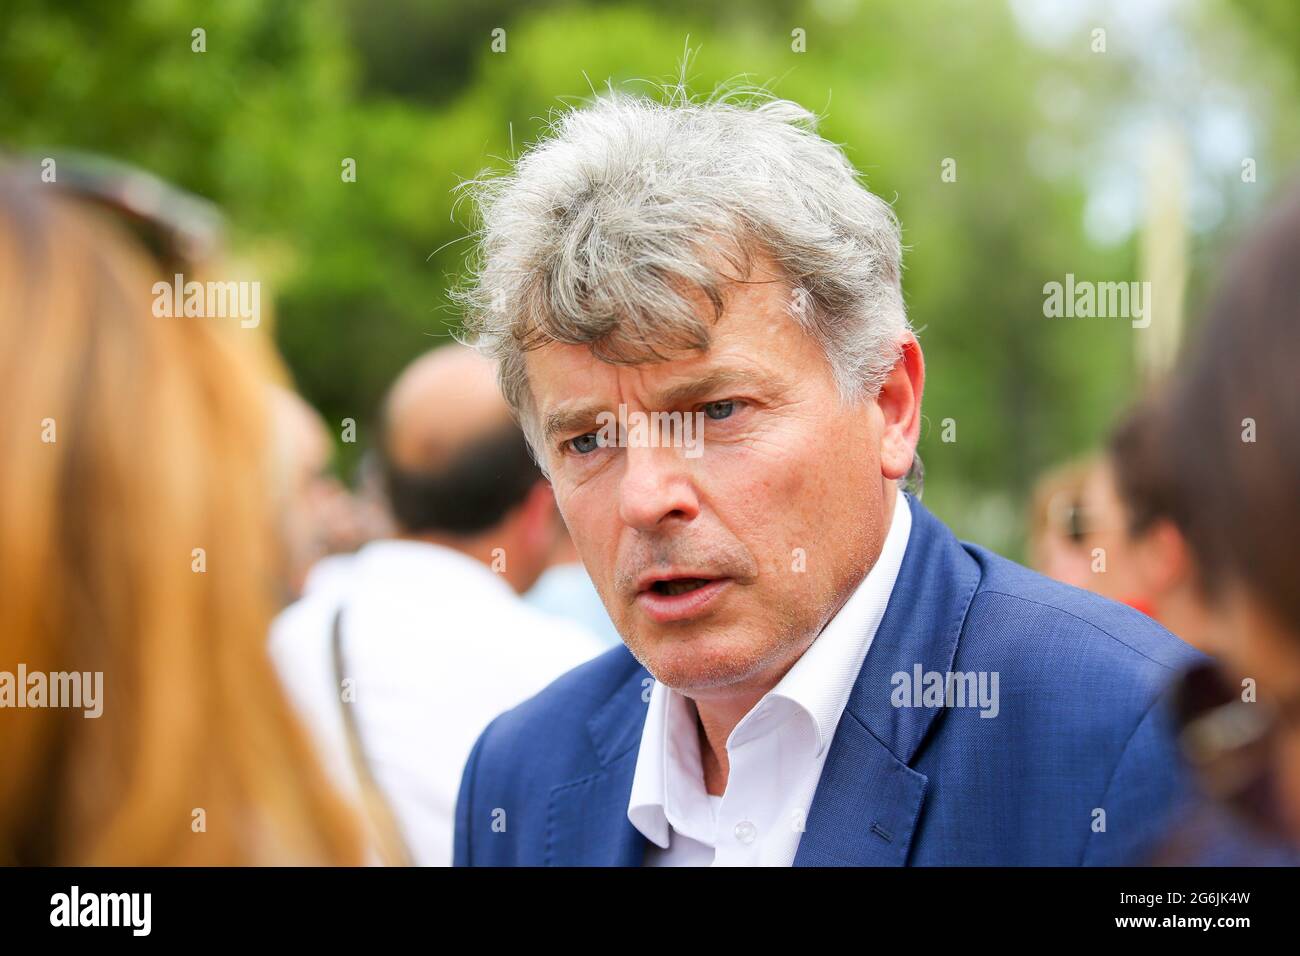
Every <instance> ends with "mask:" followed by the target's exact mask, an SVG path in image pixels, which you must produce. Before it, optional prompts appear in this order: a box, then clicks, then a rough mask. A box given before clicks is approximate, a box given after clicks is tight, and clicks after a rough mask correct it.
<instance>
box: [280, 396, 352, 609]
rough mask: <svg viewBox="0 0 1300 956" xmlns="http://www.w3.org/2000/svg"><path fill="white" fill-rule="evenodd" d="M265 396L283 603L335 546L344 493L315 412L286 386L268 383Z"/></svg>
mask: <svg viewBox="0 0 1300 956" xmlns="http://www.w3.org/2000/svg"><path fill="white" fill-rule="evenodd" d="M270 400H271V407H272V410H273V422H274V432H275V438H276V441H275V456H276V466H277V467H278V469H279V472H280V475H279V477H278V480H277V481H276V486H277V487H278V488H279V489H280V490H281V492H282V495H281V500H280V502H278V504H279V508H278V511H279V513H280V516H281V523H282V526H283V535H284V539H285V543H286V547H287V550H288V561H289V574H288V584H289V590H288V593H287V595H286V597H287V600H286V601H285V603H286V604H287V603H290V602H292V601H294V600H297V599H298V598H299V597H301V596H302V593H303V589H304V587H305V585H306V582H307V579H308V577H309V575H310V574H311V572H312V570H313V568H314V567H316V566H317V565H318V564H319V563H320V562H321V560H322V559H324V558H326V557H328V556H329V555H330V554H331V552H333V551H334V550H336V548H337V546H338V539H339V537H340V531H341V530H342V531H346V530H347V521H348V518H347V512H348V509H349V504H348V499H349V495H348V492H347V489H346V488H344V487H343V483H342V482H340V481H339V480H338V479H337V478H336V477H334V474H333V473H332V472H331V471H330V464H331V461H332V460H333V457H334V445H333V442H332V441H331V440H330V433H329V429H328V428H326V426H325V420H324V419H323V418H321V416H320V413H319V412H317V411H316V409H314V408H312V406H311V405H310V404H308V403H307V402H306V401H305V400H304V399H303V398H301V397H300V396H299V395H298V394H297V393H296V392H293V391H291V390H290V389H287V388H282V387H279V386H276V387H273V388H272V389H271V393H270ZM345 548H346V543H344V549H345Z"/></svg>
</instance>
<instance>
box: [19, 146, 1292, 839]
mask: <svg viewBox="0 0 1300 956" xmlns="http://www.w3.org/2000/svg"><path fill="white" fill-rule="evenodd" d="M195 208H196V207H195V206H194V205H193V202H192V200H191V199H187V198H186V197H184V196H183V195H181V194H179V193H177V192H176V191H175V190H173V189H171V187H169V186H167V185H166V184H163V183H159V182H157V181H156V180H153V179H152V178H150V177H148V176H146V175H144V174H142V173H140V172H138V171H135V170H124V169H120V168H112V169H109V170H107V171H100V172H98V173H97V174H95V175H91V174H89V173H87V174H86V175H84V176H81V177H76V176H71V175H70V176H67V177H64V179H63V182H61V183H49V184H47V183H42V182H39V181H38V179H37V177H36V176H34V175H33V173H32V171H31V170H29V169H25V168H22V167H21V166H18V167H16V168H14V169H12V170H9V171H8V172H7V173H6V174H5V175H4V176H3V179H2V180H0V365H2V366H3V368H2V371H0V394H2V395H3V408H4V411H5V414H4V416H2V417H0V447H2V448H3V449H4V451H5V466H4V468H3V469H2V470H0V667H4V668H9V667H12V666H13V665H14V664H15V663H16V662H18V661H22V662H25V663H26V666H27V667H28V668H29V669H31V670H41V671H46V672H50V673H54V672H58V671H70V670H75V671H91V672H103V673H104V674H105V675H106V681H105V684H106V698H107V699H106V703H105V707H104V710H103V715H102V717H100V718H98V719H94V720H87V719H83V717H82V716H81V714H80V713H70V712H68V711H66V710H58V709H50V708H45V709H27V710H11V711H8V712H6V713H5V714H4V715H3V720H4V734H3V737H2V739H0V759H3V765H4V767H5V769H6V773H4V774H3V775H0V862H4V863H29V864H30V863H37V864H46V863H70V864H81V863H100V864H103V863H110V864H119V865H121V864H125V865H131V864H176V863H182V864H190V863H205V864H213V863H216V864H248V863H253V864H260V863H327V864H328V863H335V864H361V863H385V864H402V863H414V864H422V865H446V864H448V863H450V861H451V844H452V829H453V819H454V809H455V800H456V794H457V788H458V785H459V783H460V779H461V771H462V768H463V766H464V763H465V760H466V757H467V756H468V754H469V751H470V748H471V747H472V745H473V743H474V741H475V739H476V738H477V737H478V736H479V734H480V733H481V732H482V730H483V728H484V727H485V726H486V725H487V723H488V722H489V721H491V720H492V719H493V718H494V717H495V716H496V715H498V714H500V713H501V712H503V711H505V710H507V709H509V708H510V707H512V706H513V705H514V704H516V703H519V702H520V701H522V700H524V699H526V698H528V697H530V696H531V695H533V694H535V693H536V692H538V691H539V690H541V689H542V688H543V687H545V686H546V685H547V684H549V683H550V682H551V681H553V680H554V679H555V678H556V677H558V676H559V675H560V674H562V673H564V672H565V671H567V670H569V669H571V668H572V667H574V666H576V665H577V664H579V663H581V662H583V661H585V660H587V659H589V658H591V657H593V656H595V655H597V654H599V653H602V652H603V651H605V650H607V649H609V648H611V647H614V646H616V645H617V644H618V642H619V638H618V635H617V633H616V632H615V631H614V629H613V627H612V625H611V624H610V622H609V618H608V616H607V615H606V614H605V612H604V609H603V607H602V606H601V603H600V600H599V597H598V596H597V594H596V591H595V588H594V587H593V586H592V584H591V581H590V578H589V577H588V576H587V574H586V571H585V569H584V568H583V567H582V565H581V563H580V562H579V560H578V557H577V554H576V551H575V550H574V548H573V546H572V542H571V541H570V540H569V538H568V534H567V532H566V530H565V528H564V525H563V522H562V520H561V518H560V515H559V513H558V511H557V509H556V506H555V502H554V499H553V497H552V495H551V491H550V488H549V486H548V484H547V483H546V481H545V479H544V477H543V476H542V474H541V473H540V472H539V471H538V469H537V467H536V464H535V463H534V461H533V459H532V457H531V455H530V453H529V451H528V448H527V445H526V443H525V441H524V438H523V436H522V434H521V433H520V431H519V429H518V427H517V426H516V424H515V422H514V421H513V419H512V418H511V415H510V413H509V410H508V407H507V405H506V403H505V401H504V399H503V398H502V397H501V394H500V392H499V390H498V388H497V384H496V380H495V374H494V369H493V367H492V366H491V365H490V364H489V363H488V361H487V360H485V359H483V358H482V357H480V356H479V355H478V354H477V353H476V352H474V351H473V350H471V349H469V348H467V347H464V346H462V345H460V344H457V343H450V344H447V345H444V346H442V347H439V348H436V349H434V350H433V351H431V352H428V353H427V354H424V355H419V356H415V357H413V360H412V361H411V362H410V364H409V365H408V366H407V368H406V369H405V370H404V371H403V372H402V373H401V374H400V376H398V378H397V379H396V380H395V381H394V382H393V383H392V385H391V387H390V389H389V391H388V393H387V394H386V396H385V397H384V399H383V403H382V407H381V408H379V409H377V410H376V414H375V416H374V418H375V420H376V421H377V423H378V424H377V426H376V428H375V431H374V434H373V435H362V436H360V438H359V441H360V443H361V445H362V447H364V448H365V454H364V455H363V456H362V459H361V465H360V467H359V468H358V470H357V474H356V476H355V480H354V481H353V482H351V487H349V485H348V484H345V483H344V482H343V481H341V480H340V479H339V478H338V477H337V476H336V474H335V470H334V462H333V456H334V452H335V448H336V440H337V439H336V432H335V426H334V424H333V423H327V422H325V421H324V420H323V419H322V418H321V416H320V415H319V414H318V413H317V412H316V411H315V410H314V409H313V408H312V407H311V406H310V405H309V404H308V403H307V402H306V401H304V400H303V399H302V398H301V397H299V396H298V395H297V394H296V393H295V391H294V389H293V387H292V381H291V378H290V376H289V375H288V374H287V372H286V371H285V369H284V367H283V365H282V363H281V362H280V360H279V359H278V357H277V355H276V353H275V349H274V346H273V344H272V339H271V338H270V336H269V332H268V330H267V329H266V328H258V329H246V328H241V327H240V325H239V323H237V322H223V321H221V320H213V319H204V318H166V319H159V318H157V317H156V316H155V314H154V312H153V310H152V307H151V301H150V300H151V289H152V288H153V286H154V284H155V282H158V281H160V280H161V281H169V280H170V279H171V278H172V276H173V275H174V274H177V273H182V274H184V275H186V276H187V277H202V276H204V275H210V274H218V273H219V271H220V266H219V263H220V261H221V256H222V251H221V249H220V247H219V244H218V243H217V242H216V240H215V239H214V238H213V236H212V234H211V233H212V232H213V227H212V225H211V222H210V221H208V220H207V219H204V218H203V217H201V216H196V215H195V213H194V209H195ZM1298 320H1300V197H1295V198H1292V199H1291V200H1290V201H1289V202H1287V203H1285V204H1284V205H1282V206H1281V207H1280V208H1279V209H1277V211H1276V212H1275V213H1274V214H1273V215H1272V217H1271V218H1270V219H1269V220H1268V221H1267V222H1266V223H1264V224H1263V225H1261V226H1260V227H1259V229H1258V231H1257V232H1256V233H1254V234H1253V235H1251V236H1248V237H1243V239H1242V241H1241V243H1240V248H1239V249H1238V250H1237V251H1236V253H1235V254H1234V256H1233V257H1232V259H1231V261H1230V262H1229V263H1228V265H1227V266H1226V268H1225V272H1224V275H1223V276H1222V281H1221V284H1220V286H1219V291H1218V293H1217V295H1216V296H1215V297H1214V298H1213V300H1212V301H1211V302H1210V303H1209V306H1208V308H1207V310H1206V311H1205V314H1204V316H1203V320H1202V322H1201V323H1200V327H1199V329H1198V330H1197V332H1198V334H1197V336H1196V338H1195V341H1194V342H1193V343H1191V346H1190V348H1189V349H1188V352H1187V354H1186V355H1185V356H1184V359H1183V361H1182V362H1181V363H1180V364H1179V366H1178V368H1177V371H1176V372H1175V373H1174V375H1173V376H1172V378H1171V379H1169V380H1168V381H1165V382H1162V383H1160V384H1159V386H1158V387H1156V388H1154V389H1152V390H1151V391H1150V392H1149V393H1148V394H1145V395H1143V396H1142V397H1141V398H1140V400H1139V401H1138V403H1137V404H1135V406H1134V407H1133V408H1132V409H1131V411H1130V412H1129V413H1128V414H1127V415H1126V417H1125V418H1124V419H1123V420H1122V421H1121V422H1119V423H1117V425H1116V427H1115V429H1114V431H1113V433H1112V435H1111V437H1110V439H1109V441H1108V442H1107V444H1106V445H1105V447H1104V448H1102V449H1100V450H1098V451H1097V452H1095V453H1094V454H1092V455H1090V456H1088V457H1087V458H1085V459H1083V460H1080V461H1078V462H1074V463H1070V464H1067V465H1064V466H1063V467H1061V468H1060V469H1059V470H1057V471H1055V472H1053V473H1051V474H1049V475H1046V476H1044V477H1043V479H1042V480H1041V482H1040V484H1039V489H1038V493H1037V494H1036V495H1035V498H1034V501H1033V503H1032V517H1031V540H1030V542H1029V545H1030V555H1031V563H1033V564H1034V565H1035V566H1036V568H1037V569H1038V570H1040V571H1042V572H1043V573H1045V574H1047V575H1049V576H1051V577H1054V578H1057V579H1059V580H1062V581H1065V582H1066V583H1069V584H1072V585H1075V586H1077V587H1081V588H1085V589H1088V590H1092V591H1095V592H1097V593H1099V594H1102V595H1103V596H1106V597H1109V598H1112V599H1114V600H1117V601H1121V602H1124V603H1127V604H1129V605H1131V606H1132V607H1134V608H1137V609H1138V610H1140V611H1142V612H1143V613H1145V614H1147V615H1150V616H1151V617H1153V618H1155V619H1156V620H1157V621H1159V622H1160V623H1161V624H1163V625H1164V626H1165V627H1166V628H1168V629H1169V630H1170V631H1172V632H1173V633H1174V634H1176V635H1178V636H1179V637H1181V638H1182V639H1183V640H1185V641H1187V642H1188V643H1189V644H1192V645H1193V646H1195V647H1197V648H1199V649H1201V650H1203V651H1204V652H1205V653H1206V654H1208V655H1210V658H1209V659H1210V661H1211V662H1212V663H1207V664H1205V665H1203V666H1199V667H1197V668H1196V669H1195V670H1194V671H1192V672H1189V673H1188V674H1186V675H1184V676H1183V677H1182V678H1181V679H1180V682H1179V685H1178V687H1177V688H1176V689H1175V690H1176V693H1175V696H1174V703H1175V706H1176V708H1177V712H1178V715H1179V718H1180V725H1181V727H1182V730H1181V733H1182V738H1183V743H1184V750H1185V753H1186V755H1187V759H1188V761H1189V762H1190V763H1191V764H1192V765H1193V766H1194V767H1195V768H1196V769H1197V770H1198V771H1199V773H1200V777H1201V779H1202V781H1203V784H1204V788H1205V792H1206V795H1207V802H1206V805H1205V807H1204V808H1202V809H1201V811H1200V816H1198V818H1197V819H1195V820H1190V821H1188V825H1187V828H1186V829H1185V830H1184V831H1180V832H1177V833H1173V834H1171V835H1170V840H1169V850H1168V853H1167V855H1166V857H1164V858H1161V859H1158V860H1153V861H1152V862H1171V861H1217V860H1218V857H1216V856H1215V854H1217V853H1222V854H1224V859H1225V860H1231V861H1234V862H1252V861H1259V862H1264V861H1267V860H1269V859H1271V854H1273V853H1275V852H1276V851H1277V850H1278V848H1280V847H1285V846H1287V845H1291V846H1300V589H1297V588H1296V586H1295V584H1296V582H1295V573H1296V567H1297V565H1296V555H1295V545H1294V541H1295V539H1296V536H1297V534H1300V495H1298V494H1297V492H1298V491H1300V376H1297V374H1296V369H1297V368H1298V367H1300V334H1297V321H1298ZM269 324H270V323H268V325H269ZM338 427H339V428H342V427H343V425H342V424H341V423H340V424H339V426H338ZM1226 834H1231V838H1230V839H1229V838H1228V836H1226Z"/></svg>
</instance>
